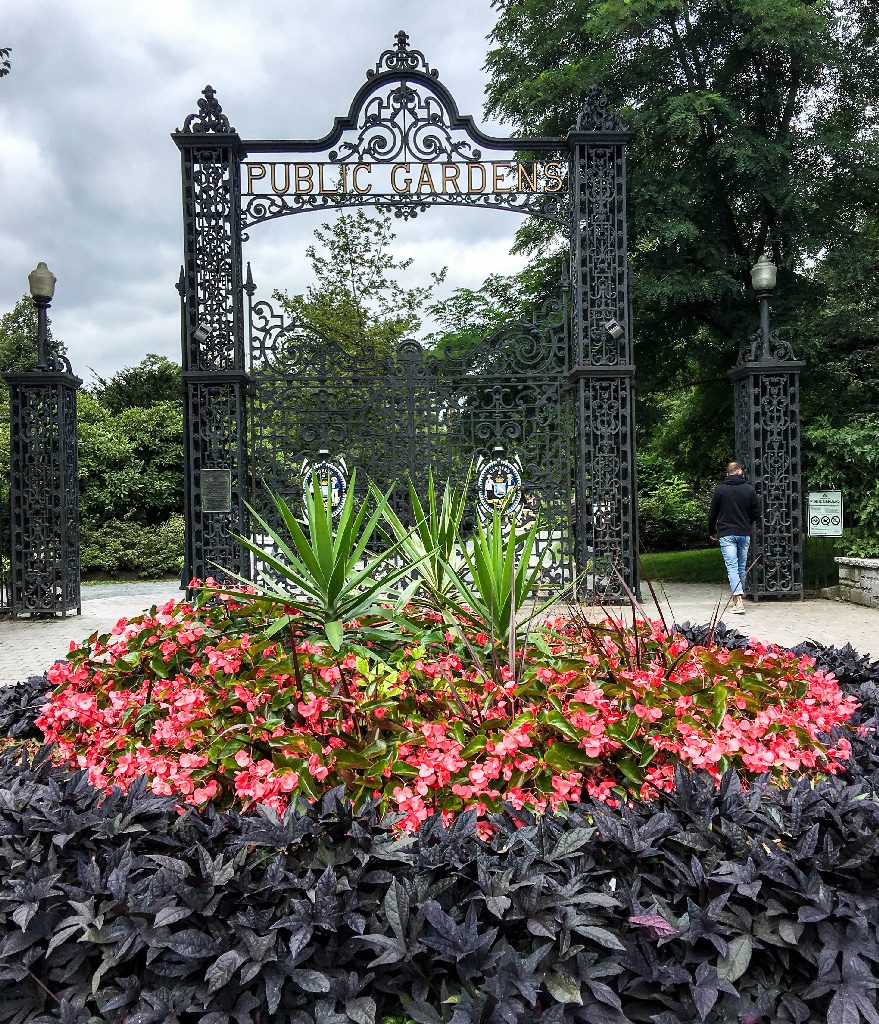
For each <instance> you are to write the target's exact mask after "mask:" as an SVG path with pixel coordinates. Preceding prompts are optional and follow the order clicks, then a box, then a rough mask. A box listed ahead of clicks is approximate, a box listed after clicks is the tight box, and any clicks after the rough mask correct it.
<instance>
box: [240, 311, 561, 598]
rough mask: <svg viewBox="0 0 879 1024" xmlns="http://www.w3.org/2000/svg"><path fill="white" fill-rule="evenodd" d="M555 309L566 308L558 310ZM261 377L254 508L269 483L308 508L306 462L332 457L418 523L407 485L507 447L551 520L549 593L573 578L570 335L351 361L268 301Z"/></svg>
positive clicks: (258, 361) (520, 333)
mask: <svg viewBox="0 0 879 1024" xmlns="http://www.w3.org/2000/svg"><path fill="white" fill-rule="evenodd" d="M556 308H558V307H557V306H556ZM251 321H252V327H253V330H252V335H251V365H250V375H251V379H252V381H253V398H252V403H251V409H250V430H251V452H252V460H253V465H254V469H255V472H254V476H255V477H258V478H259V480H258V481H257V486H256V490H255V493H254V500H255V501H256V503H257V504H258V505H260V506H261V508H263V509H265V510H266V511H268V508H267V502H266V494H265V488H264V487H262V486H260V481H261V482H262V483H264V484H266V485H268V486H269V487H271V489H272V490H276V491H279V492H280V493H282V494H284V495H285V496H287V497H288V498H289V499H290V500H292V501H293V502H299V501H301V494H302V483H303V481H302V474H301V467H302V465H303V463H307V461H309V460H311V459H314V457H315V456H316V455H317V454H318V453H319V452H320V451H327V452H328V453H329V454H330V456H331V457H334V458H339V457H341V458H344V460H345V462H346V464H347V465H348V467H349V470H350V469H356V471H357V482H356V491H357V492H359V494H360V495H363V494H365V493H366V489H367V479H366V478H367V477H368V478H370V479H372V480H374V481H375V482H376V483H377V484H378V485H379V486H381V487H382V488H383V489H384V490H389V489H390V491H391V499H390V500H391V504H392V506H393V507H394V509H395V511H396V512H397V513H398V515H400V516H401V518H403V519H404V521H405V520H406V519H407V518H408V517H409V514H410V513H409V499H408V488H407V480H408V479H410V478H411V479H412V480H413V482H414V483H415V484H416V486H418V487H419V488H420V489H422V491H423V488H424V485H425V484H426V481H427V476H428V472H429V470H430V469H431V468H432V469H433V472H434V475H435V477H436V478H437V479H438V480H440V481H441V480H443V479H445V478H451V479H452V480H456V481H461V480H463V479H464V477H465V475H466V473H467V469H468V467H469V466H470V464H471V463H472V462H474V461H475V460H476V459H478V458H479V457H487V456H488V455H489V454H490V453H491V452H492V451H493V450H495V449H496V448H498V447H500V448H502V449H503V450H504V451H505V452H507V453H515V454H516V456H517V457H518V458H519V459H520V461H521V463H522V466H523V485H524V491H525V497H526V502H527V503H528V504H529V505H530V506H531V507H532V508H533V509H534V510H539V511H540V512H541V514H542V516H543V519H544V521H545V523H546V529H545V531H544V534H543V535H542V537H541V544H542V545H544V546H546V547H547V548H548V549H549V550H548V553H547V556H546V563H545V567H544V568H545V572H544V578H545V583H546V584H547V585H550V584H555V585H563V584H565V583H570V581H571V579H572V574H573V543H572V528H571V523H570V504H571V452H570V446H569V439H570V437H571V433H572V432H571V429H570V422H569V413H568V392H567V388H566V379H567V366H568V355H567V335H566V331H565V329H564V327H563V326H562V325H561V323H559V324H558V325H557V326H556V327H555V328H554V329H552V330H548V329H544V328H538V327H537V325H536V324H532V325H519V326H518V327H517V328H511V329H508V330H506V331H501V332H499V335H498V336H497V337H495V338H494V339H492V340H491V341H490V342H489V343H488V344H487V345H484V346H482V347H481V348H479V349H477V350H476V351H475V352H472V353H469V354H468V355H466V356H457V355H455V354H453V353H451V352H441V353H437V352H433V351H430V350H425V349H423V348H422V346H421V345H419V344H418V343H417V342H413V341H407V342H403V343H401V344H400V345H399V346H398V347H397V348H396V350H395V351H394V352H392V353H388V354H387V355H386V356H384V357H376V356H374V355H370V356H367V355H363V356H360V357H357V356H352V355H351V354H350V353H347V352H345V351H344V350H343V349H342V348H341V347H340V346H338V345H336V344H334V343H331V342H328V341H326V339H323V338H320V337H319V336H317V335H315V334H313V333H312V332H310V331H308V330H306V329H304V328H303V327H301V326H300V325H296V324H286V325H285V324H284V323H283V320H282V318H281V317H279V316H278V315H277V314H275V313H274V311H273V310H272V309H271V306H270V305H269V304H268V303H265V302H259V303H256V304H255V305H254V307H253V311H252V315H251Z"/></svg>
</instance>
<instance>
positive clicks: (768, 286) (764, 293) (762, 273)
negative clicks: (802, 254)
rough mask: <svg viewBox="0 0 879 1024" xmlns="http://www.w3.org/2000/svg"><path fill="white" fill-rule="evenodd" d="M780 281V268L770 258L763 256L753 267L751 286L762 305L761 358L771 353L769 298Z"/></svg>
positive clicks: (760, 329)
mask: <svg viewBox="0 0 879 1024" xmlns="http://www.w3.org/2000/svg"><path fill="white" fill-rule="evenodd" d="M777 280H778V268H777V267H776V266H775V264H774V263H773V262H772V260H770V259H769V257H768V256H761V257H760V259H759V260H757V262H756V263H755V264H754V266H753V267H751V285H752V287H753V288H754V291H755V292H756V293H757V300H758V301H759V303H760V327H759V328H758V331H759V333H760V339H761V341H762V343H763V344H762V349H763V351H762V353H761V358H763V359H766V357H767V355H768V354H769V353H770V351H771V345H770V341H769V337H770V332H769V296H770V295H771V294H772V292H773V291H774V289H775V284H776V281H777Z"/></svg>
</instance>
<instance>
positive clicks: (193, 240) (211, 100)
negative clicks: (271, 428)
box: [172, 86, 251, 583]
mask: <svg viewBox="0 0 879 1024" xmlns="http://www.w3.org/2000/svg"><path fill="white" fill-rule="evenodd" d="M172 138H173V139H174V142H175V143H176V144H177V146H178V148H179V149H180V156H181V161H182V172H183V225H184V262H183V269H182V272H181V276H180V281H179V282H178V285H177V287H178V290H179V291H180V298H181V315H182V329H181V333H182V346H183V382H184V387H185V389H186V403H185V409H184V434H185V439H186V440H185V444H186V448H185V503H186V556H185V564H184V583H186V582H188V581H189V580H190V579H191V578H192V577H198V578H199V579H205V578H206V577H208V576H214V577H217V578H219V579H222V578H223V572H222V570H223V569H227V570H231V571H233V572H236V573H240V574H241V575H243V576H247V577H249V576H250V574H251V569H250V558H249V556H248V555H247V553H246V552H245V550H244V548H243V546H242V545H241V544H239V543H237V542H236V541H235V539H234V538H233V536H232V533H233V532H234V533H241V534H244V535H247V533H248V525H247V509H246V507H245V504H244V502H245V501H246V499H247V493H248V490H247V482H248V476H247V464H248V459H247V413H246V401H247V385H248V378H247V374H246V366H245V361H244V314H243V291H242V278H241V209H240V206H241V199H240V196H241V189H240V162H241V158H242V148H241V139H240V138H239V136H238V134H237V132H236V131H235V129H234V128H231V127H230V125H229V119H228V118H227V117H226V115H225V114H224V113H223V110H222V107H221V106H220V104H219V102H218V101H217V98H216V94H215V93H214V90H213V89H212V88H211V87H210V86H207V87H206V88H205V89H204V90H203V93H202V98H201V99H199V101H198V111H197V112H196V113H194V114H190V115H189V116H188V117H187V118H186V120H185V122H184V124H183V128H181V129H180V130H179V131H177V132H175V133H174V134H173V135H172Z"/></svg>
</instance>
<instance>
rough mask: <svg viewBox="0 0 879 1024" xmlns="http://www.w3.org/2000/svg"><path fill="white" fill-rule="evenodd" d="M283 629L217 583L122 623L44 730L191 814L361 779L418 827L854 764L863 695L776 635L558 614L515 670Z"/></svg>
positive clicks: (516, 659)
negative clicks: (735, 636)
mask: <svg viewBox="0 0 879 1024" xmlns="http://www.w3.org/2000/svg"><path fill="white" fill-rule="evenodd" d="M242 602H243V603H242ZM291 611H292V610H291ZM267 628H268V622H267V620H266V617H265V610H264V608H263V607H262V606H261V605H259V604H258V603H252V602H250V601H248V600H247V599H243V598H234V597H231V596H229V595H219V596H217V594H216V593H213V592H210V591H205V592H204V593H203V594H202V595H201V596H200V597H199V598H198V599H197V600H196V601H194V602H193V603H189V602H186V601H183V602H179V603H177V604H174V603H172V602H168V604H167V605H164V606H162V607H160V608H154V609H152V611H151V612H150V613H148V614H146V615H144V616H142V617H139V618H137V619H133V620H131V621H128V622H126V621H122V622H120V623H119V624H118V625H117V626H116V627H115V629H114V631H113V632H112V633H111V634H109V635H106V636H101V637H93V638H92V639H91V640H90V641H89V642H88V643H87V644H86V645H85V646H83V647H80V648H77V649H75V650H73V651H72V652H71V654H70V656H69V660H68V661H67V662H64V663H59V664H58V665H56V666H54V667H53V669H52V670H51V671H50V673H49V678H50V681H51V682H52V683H53V684H54V685H55V686H56V690H55V692H54V694H53V696H52V698H51V700H50V702H49V704H48V705H47V707H46V708H45V709H44V711H43V714H42V715H41V717H40V718H39V719H38V722H37V724H38V725H39V726H40V728H41V729H42V730H43V732H44V733H45V737H46V739H47V740H48V741H50V742H52V743H54V745H55V750H56V753H57V757H58V758H59V759H60V760H62V761H64V762H67V763H70V764H72V765H76V766H79V767H81V768H85V769H87V770H88V773H89V778H90V780H91V782H92V783H93V784H94V785H95V786H97V787H99V788H108V787H111V786H118V787H119V788H120V789H122V790H123V792H124V791H125V790H127V789H128V787H129V786H130V785H131V784H132V783H133V782H134V781H135V780H136V779H138V778H140V777H142V776H145V777H146V778H147V780H148V782H149V787H150V789H151V790H152V792H153V793H155V794H156V795H159V796H174V797H176V798H178V799H179V800H181V801H182V802H185V803H189V804H194V805H203V804H205V803H208V802H214V803H216V804H217V805H218V806H222V807H229V806H236V807H239V808H243V809H250V808H253V807H254V806H256V805H264V806H267V807H270V808H272V809H274V810H275V811H277V812H278V813H283V811H284V810H285V808H286V807H287V806H288V805H289V803H290V802H291V800H293V799H294V798H295V797H297V796H298V797H303V798H305V799H309V800H313V799H315V798H316V797H318V796H319V795H320V794H321V793H322V792H324V791H326V790H327V789H331V788H333V787H335V786H337V785H342V786H344V787H345V791H346V793H347V794H348V795H349V797H350V798H351V799H352V800H353V801H354V802H355V804H361V803H363V802H364V801H366V800H369V799H373V798H375V799H378V801H379V802H380V806H381V808H382V809H383V810H386V811H391V812H395V813H397V814H399V815H400V816H401V817H400V826H401V827H402V828H403V829H405V830H408V831H412V830H413V829H415V828H416V827H417V826H418V824H419V823H420V822H421V821H423V820H424V819H425V818H427V817H428V815H430V814H432V813H442V815H443V816H444V818H445V820H450V819H451V817H452V816H454V815H455V814H457V813H460V812H461V811H463V810H467V809H474V810H475V811H476V812H477V815H478V816H479V817H480V818H484V817H485V816H486V815H487V814H489V813H490V812H491V811H497V810H499V809H500V808H501V806H502V804H503V803H504V802H506V803H508V804H509V805H510V806H511V808H512V809H513V810H515V811H522V810H531V811H543V810H545V809H547V808H549V809H552V810H556V809H558V808H559V807H561V806H563V805H564V804H566V803H567V802H570V801H578V800H580V799H581V798H583V797H584V796H586V795H588V796H590V797H593V798H596V799H599V800H602V801H605V802H607V803H609V804H611V805H615V804H616V803H617V802H618V801H629V800H632V799H642V800H644V799H646V800H650V799H653V798H655V797H656V796H657V795H658V794H659V793H661V792H663V791H668V790H669V789H671V788H672V786H673V784H674V773H675V768H676V767H677V766H678V765H682V766H684V767H687V768H696V769H704V770H705V771H707V772H708V773H709V774H710V775H712V776H713V777H714V778H715V779H719V778H720V777H721V775H722V774H723V772H724V771H726V770H728V769H730V768H734V769H736V770H737V771H738V772H739V774H740V777H741V778H742V779H743V780H746V781H747V780H748V779H751V778H754V777H755V776H757V775H760V774H762V773H769V774H770V775H771V776H772V777H773V779H774V780H775V781H776V782H777V783H779V784H785V785H786V784H788V783H789V781H790V779H791V777H792V776H794V775H803V774H805V775H808V776H811V777H819V776H822V775H828V774H833V773H835V772H837V771H839V769H840V766H841V764H842V763H844V761H845V760H846V758H847V757H848V756H849V754H850V743H849V740H848V738H846V737H845V736H843V735H837V736H836V738H835V739H834V740H832V741H829V740H828V739H827V735H828V734H829V733H831V732H832V731H833V730H836V729H837V727H839V726H842V725H843V724H844V723H845V722H846V721H847V720H848V719H849V718H850V717H851V715H852V713H853V711H854V710H855V707H856V702H855V700H854V699H853V698H852V697H850V696H846V695H845V694H843V693H842V691H841V690H840V689H839V686H838V684H837V682H836V680H835V679H834V677H833V676H832V675H828V674H827V673H826V672H824V671H822V670H820V669H817V668H816V667H815V664H814V659H812V658H810V657H809V656H808V655H801V656H797V655H794V654H791V653H790V652H784V651H780V650H778V649H777V648H769V647H764V646H762V645H759V644H756V643H751V644H749V645H748V646H747V648H746V649H744V650H732V651H731V650H728V649H726V648H724V647H723V646H720V645H718V644H716V643H707V644H691V643H690V642H689V641H688V640H687V639H686V638H685V637H683V636H682V635H681V634H679V633H676V632H674V631H671V632H667V631H665V630H664V629H663V628H661V627H660V625H659V624H658V623H654V624H642V625H641V626H639V627H638V628H636V629H633V628H631V627H629V628H624V627H623V626H622V625H620V624H618V623H613V622H610V621H608V622H605V623H603V624H601V625H598V626H592V625H590V624H589V623H588V622H586V621H585V620H582V619H578V618H573V619H572V618H559V619H555V620H553V621H551V622H549V623H548V624H546V626H545V628H542V629H541V630H539V631H536V632H532V633H531V634H530V635H529V636H528V637H527V639H526V641H525V642H524V643H523V644H522V645H521V646H520V648H519V649H518V650H515V651H513V652H510V656H509V657H507V658H506V660H505V662H504V661H501V660H499V656H498V651H497V645H496V644H492V642H491V638H489V637H488V636H486V635H484V634H481V633H480V632H479V631H477V630H475V629H474V628H473V627H472V626H468V625H466V624H464V625H462V624H461V623H460V622H455V621H450V619H449V617H448V616H446V617H445V618H442V617H441V616H440V615H438V614H433V613H430V612H421V613H420V614H419V616H418V617H416V618H415V619H414V620H413V619H412V618H411V617H410V619H409V621H408V626H407V629H406V631H404V633H403V635H402V637H400V636H399V635H396V634H395V636H394V639H393V641H392V642H388V643H385V644H383V643H382V640H381V631H380V630H374V631H373V632H372V634H371V635H372V636H373V639H372V640H369V641H367V642H366V644H355V643H348V644H346V645H345V646H343V647H341V648H340V649H339V650H335V649H334V648H333V647H332V646H331V645H330V644H329V643H328V642H320V641H316V640H315V639H314V638H310V639H304V638H303V637H302V635H301V631H300V629H299V628H298V626H297V620H296V616H295V614H293V615H292V618H291V620H290V622H289V623H288V624H287V625H286V626H285V627H284V628H283V629H281V630H278V631H276V632H274V633H273V635H271V636H267V635H266V632H267Z"/></svg>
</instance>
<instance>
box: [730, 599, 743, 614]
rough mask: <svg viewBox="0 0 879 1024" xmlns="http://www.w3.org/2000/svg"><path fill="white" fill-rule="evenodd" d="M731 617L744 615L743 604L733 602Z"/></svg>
mask: <svg viewBox="0 0 879 1024" xmlns="http://www.w3.org/2000/svg"><path fill="white" fill-rule="evenodd" d="M732 613H733V615H744V614H745V602H744V601H735V602H734V603H733V606H732Z"/></svg>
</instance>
